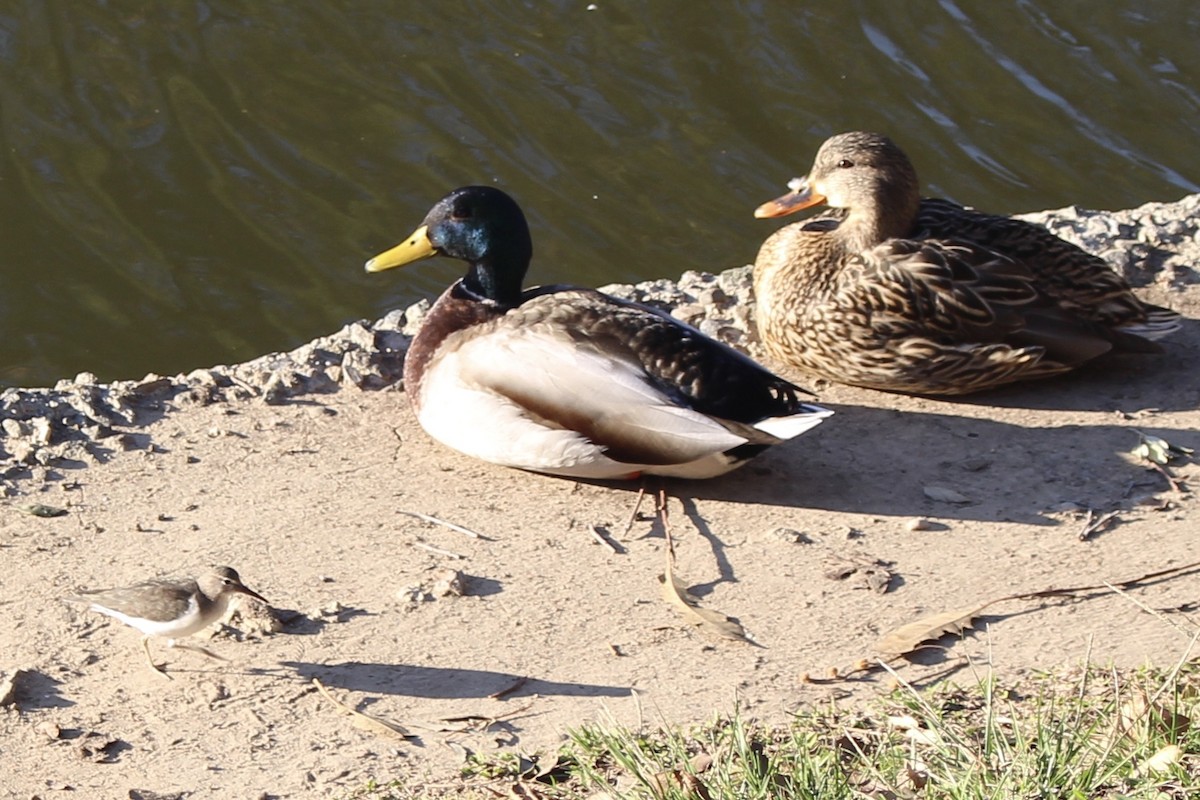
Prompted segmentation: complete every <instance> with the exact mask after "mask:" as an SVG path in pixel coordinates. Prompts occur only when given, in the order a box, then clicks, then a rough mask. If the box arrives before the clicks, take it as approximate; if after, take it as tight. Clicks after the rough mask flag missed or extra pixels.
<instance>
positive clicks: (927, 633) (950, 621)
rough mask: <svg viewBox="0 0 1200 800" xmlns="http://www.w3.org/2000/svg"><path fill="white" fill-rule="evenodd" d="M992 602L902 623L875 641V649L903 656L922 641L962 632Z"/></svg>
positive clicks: (890, 654)
mask: <svg viewBox="0 0 1200 800" xmlns="http://www.w3.org/2000/svg"><path fill="white" fill-rule="evenodd" d="M989 605H991V603H984V604H983V605H981V606H975V607H974V608H970V609H967V610H965V611H964V610H962V609H960V610H958V611H943V612H942V613H940V614H934V615H933V616H930V617H925V618H924V619H919V620H917V621H916V622H910V623H908V624H907V625H901V626H900V627H899V628H896V629H895V630H893V631H890V632H889V633H887V634H885V635H884V636H883V638H882V639H880V640H879V641H877V642H876V643H875V649H876V650H877V651H879V652H880V653H883V654H884V655H886V656H902V655H905V654H907V653H911V652H912V651H913V650H916V649H917V648H918V647H919V646H920V645H921V643H922V642H928V641H930V640H933V639H938V638H940V637H942V636H944V635H945V634H947V633H962V632H963V631H964V630H966V629H967V628H969V627H971V624H972V623H973V622H974V621H975V617H977V616H979V613H980V612H981V611H983V610H984V609H985V608H987V607H988V606H989Z"/></svg>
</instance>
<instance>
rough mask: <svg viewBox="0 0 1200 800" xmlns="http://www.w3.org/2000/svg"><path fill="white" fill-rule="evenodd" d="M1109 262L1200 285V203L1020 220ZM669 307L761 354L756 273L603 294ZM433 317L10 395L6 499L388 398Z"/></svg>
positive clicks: (1164, 286) (6, 394) (1136, 280)
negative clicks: (327, 404) (284, 417)
mask: <svg viewBox="0 0 1200 800" xmlns="http://www.w3.org/2000/svg"><path fill="white" fill-rule="evenodd" d="M1021 218H1022V219H1027V220H1030V221H1033V222H1038V223H1041V224H1043V225H1045V226H1046V227H1047V228H1049V229H1050V230H1051V231H1053V232H1054V233H1055V234H1057V235H1059V236H1061V237H1063V238H1065V239H1068V240H1070V241H1073V242H1075V243H1077V244H1079V245H1080V246H1082V247H1084V248H1085V249H1087V250H1089V251H1091V252H1094V253H1097V254H1099V255H1100V256H1101V257H1103V258H1104V259H1105V260H1107V261H1108V262H1109V263H1110V264H1112V265H1113V266H1114V268H1115V269H1117V270H1118V271H1120V272H1122V273H1123V274H1124V275H1125V277H1126V278H1127V279H1128V280H1129V281H1130V282H1131V283H1132V284H1133V285H1134V286H1135V287H1138V288H1139V289H1146V290H1148V291H1149V292H1153V293H1156V294H1158V295H1159V297H1158V298H1157V301H1158V302H1165V303H1166V304H1167V305H1170V297H1169V295H1170V293H1171V292H1173V291H1179V290H1182V289H1183V288H1184V287H1185V286H1188V285H1192V284H1196V283H1200V266H1198V265H1200V194H1195V195H1189V196H1187V197H1184V198H1183V199H1181V200H1179V201H1177V202H1173V203H1147V204H1145V205H1143V206H1139V207H1138V208H1134V209H1129V210H1124V211H1115V212H1106V211H1091V210H1084V209H1079V208H1075V207H1069V208H1064V209H1058V210H1054V211H1045V212H1039V213H1034V214H1025V215H1021ZM603 288H604V291H607V292H609V293H611V294H614V295H617V296H619V297H625V298H628V299H631V300H636V301H639V302H644V303H648V304H652V305H656V306H660V307H663V308H667V309H669V310H670V311H671V313H672V314H674V315H675V316H676V317H678V318H680V319H682V320H684V321H686V322H689V323H691V324H693V325H696V326H697V327H698V328H700V330H701V331H703V332H705V333H707V334H709V335H710V336H714V337H716V338H720V339H722V340H724V341H726V342H728V343H730V344H732V345H733V346H735V347H738V348H740V349H743V350H750V351H753V350H754V345H755V335H754V329H753V319H752V309H753V302H752V287H751V280H750V267H738V268H734V269H729V270H725V271H724V272H721V273H718V274H715V275H714V274H711V273H707V272H694V271H688V272H685V273H684V274H683V275H682V276H681V277H680V279H679V280H678V281H668V280H656V281H647V282H644V283H639V284H636V285H633V286H629V285H615V286H607V287H603ZM428 308H429V301H427V300H423V301H421V302H419V303H416V304H414V305H412V306H410V307H409V308H407V309H404V310H396V311H393V312H391V313H390V314H388V315H387V316H385V317H383V318H382V319H380V320H377V321H375V322H373V323H372V322H368V321H365V320H362V321H358V322H353V323H350V324H349V325H346V326H345V327H344V328H342V329H341V330H340V331H337V332H336V333H333V334H331V335H329V336H323V337H320V338H318V339H315V340H313V341H311V342H309V343H307V344H305V345H302V346H301V347H298V348H296V349H294V350H291V351H288V352H285V353H271V354H268V355H265V356H262V357H260V358H256V359H254V360H252V361H248V362H245V363H242V364H235V365H231V366H226V365H218V366H214V367H211V368H209V369H197V370H193V371H191V372H188V373H186V374H180V375H175V376H173V377H164V376H159V375H147V376H146V377H144V378H142V379H141V380H126V381H114V382H112V383H101V382H99V381H98V380H97V379H96V376H94V375H92V374H90V373H81V374H80V375H78V376H76V377H75V378H74V379H71V380H61V381H59V382H58V383H57V384H56V385H55V386H54V387H52V388H34V389H21V388H11V389H6V390H4V391H3V392H0V420H2V422H0V494H3V495H7V496H12V495H16V494H19V493H21V492H22V491H23V489H24V488H25V487H23V486H22V484H23V482H25V481H30V480H32V484H33V485H34V486H36V485H40V484H43V483H45V482H46V481H48V480H55V479H58V478H59V477H61V476H60V474H59V473H58V469H60V468H77V467H80V466H84V465H87V464H92V463H100V462H103V461H105V460H107V458H108V457H109V455H111V454H112V453H113V452H115V451H117V450H134V449H142V448H147V447H153V444H152V443H150V442H148V441H147V440H146V437H144V436H138V435H136V432H137V430H138V429H139V428H141V427H142V426H144V425H146V424H148V423H150V422H152V421H154V420H156V419H159V418H160V417H162V416H163V415H164V414H167V413H170V412H171V411H172V410H173V409H178V408H184V407H189V406H196V405H211V404H214V403H226V402H246V401H256V402H263V403H267V404H275V403H283V402H286V401H287V400H289V399H290V398H294V397H297V396H301V395H305V394H320V393H329V392H334V391H337V390H338V389H339V388H341V387H342V386H345V385H352V386H355V387H357V388H359V389H367V390H378V389H384V388H387V387H392V386H396V385H398V384H399V382H400V380H401V372H402V365H403V360H404V353H405V351H406V349H407V346H408V342H409V340H410V337H411V335H412V334H413V332H415V331H416V330H417V328H418V327H419V325H420V322H421V319H422V318H423V316H424V314H425V312H426V311H427V310H428Z"/></svg>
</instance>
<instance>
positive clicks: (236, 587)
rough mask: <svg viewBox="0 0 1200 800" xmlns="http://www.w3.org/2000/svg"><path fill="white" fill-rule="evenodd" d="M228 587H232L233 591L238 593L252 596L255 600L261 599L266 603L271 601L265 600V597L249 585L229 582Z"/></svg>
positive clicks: (268, 603)
mask: <svg viewBox="0 0 1200 800" xmlns="http://www.w3.org/2000/svg"><path fill="white" fill-rule="evenodd" d="M229 588H230V589H232V590H233V591H235V592H237V593H238V594H245V595H249V596H250V597H253V598H254V599H255V600H261V601H262V602H264V603H266V604H267V605H271V603H270V602H269V601H268V600H267V598H265V597H263V596H262V595H261V594H259V593H258V592H256V591H254V590H253V589H251V588H250V587H248V586H245V585H243V584H241V583H231V584H229Z"/></svg>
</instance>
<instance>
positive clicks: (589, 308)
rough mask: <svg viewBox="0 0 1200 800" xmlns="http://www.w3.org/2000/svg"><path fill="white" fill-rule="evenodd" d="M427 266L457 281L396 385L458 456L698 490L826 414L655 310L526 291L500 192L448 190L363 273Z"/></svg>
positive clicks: (577, 292) (510, 209)
mask: <svg viewBox="0 0 1200 800" xmlns="http://www.w3.org/2000/svg"><path fill="white" fill-rule="evenodd" d="M439 254H440V255H447V256H450V257H451V258H458V259H462V260H463V261H466V262H467V264H468V265H469V266H468V269H467V274H466V275H464V276H463V277H462V278H461V279H460V280H458V281H456V282H455V283H454V284H453V285H452V286H451V287H450V288H449V289H447V290H446V291H445V293H443V294H442V296H441V297H440V298H438V301H437V302H436V303H435V304H434V305H433V308H431V309H430V311H429V314H428V315H427V316H426V317H425V321H424V323H423V324H422V326H421V329H420V331H419V332H418V333H417V335H416V338H414V339H413V341H412V344H411V345H410V347H409V350H408V355H407V356H406V357H405V363H404V383H405V389H406V391H407V392H408V394H409V397H410V398H411V402H412V404H413V407H414V409H415V411H416V415H417V420H418V421H419V422H420V423H421V426H422V427H423V428H424V429H425V430H426V431H427V432H428V433H429V435H430V436H432V437H433V438H434V439H437V440H438V441H439V442H441V443H442V444H445V445H447V446H448V447H451V448H453V449H455V450H458V451H460V452H462V453H466V454H467V455H470V456H474V457H476V458H480V459H483V460H484V461H489V462H491V463H493V464H502V465H504V466H509V467H518V468H520V469H527V470H532V471H535V472H546V473H550V474H552V475H563V476H568V477H574V478H589V479H603V478H631V477H636V476H637V475H639V474H641V473H649V474H654V475H668V476H675V477H683V478H707V477H712V476H714V475H720V474H721V473H724V472H727V471H729V470H731V469H733V468H734V467H737V466H738V465H740V464H741V463H743V462H744V461H746V460H747V459H749V458H750V457H752V456H754V455H756V454H757V453H759V452H761V451H763V450H765V449H766V448H767V447H769V446H771V445H773V444H777V443H779V442H781V441H784V440H787V439H791V438H792V437H794V436H798V435H799V434H801V433H803V432H804V431H807V430H808V429H810V428H812V427H813V426H814V425H817V424H818V423H819V422H821V420H823V419H824V418H825V417H827V416H829V415H830V414H831V413H832V412H830V411H827V410H826V409H823V408H821V407H819V406H815V405H810V404H808V403H804V402H802V401H801V399H800V396H801V395H802V394H806V392H804V390H802V389H800V388H799V387H797V386H794V385H792V384H791V383H788V382H787V381H785V380H783V379H782V378H778V377H776V376H775V375H773V374H771V373H770V372H768V371H767V370H766V369H764V368H763V367H761V366H759V365H758V364H756V363H755V362H754V361H751V360H750V359H749V358H747V357H746V356H744V355H742V354H741V353H738V352H737V351H735V350H733V349H731V348H729V347H727V346H725V345H723V344H721V343H719V342H716V341H714V340H712V339H709V338H708V337H706V336H704V335H703V334H701V333H700V332H699V331H697V330H695V329H694V328H691V327H689V326H687V325H684V324H683V323H681V322H678V321H677V320H675V319H673V318H671V317H670V316H668V315H667V314H665V313H662V312H660V311H657V310H655V309H652V308H647V307H645V306H641V305H637V304H635V303H630V302H626V301H624V300H618V299H616V298H614V297H609V296H608V295H605V294H601V293H600V292H597V291H594V290H592V289H581V288H575V287H570V286H546V287H538V288H533V289H527V290H525V291H522V290H521V282H522V281H523V280H524V278H525V272H526V270H527V269H528V268H529V260H530V258H531V256H532V254H533V246H532V244H531V241H530V237H529V227H528V225H526V223H525V215H524V214H522V213H521V209H520V208H519V207H518V206H517V204H516V202H515V201H514V200H513V199H512V198H511V197H509V196H508V195H507V194H505V193H504V192H502V191H500V190H499V189H495V188H492V187H488V186H467V187H464V188H461V189H455V190H454V191H453V192H451V193H450V194H449V195H447V196H446V197H445V198H443V199H442V200H441V201H440V202H438V204H437V205H435V206H434V207H433V208H432V209H431V210H430V211H429V214H428V215H426V217H425V220H424V222H422V223H421V226H420V227H419V228H417V230H416V231H415V232H414V233H413V234H412V235H411V236H410V237H409V238H408V239H407V240H406V241H405V242H403V243H402V244H400V245H397V246H396V247H394V248H392V249H391V250H388V251H387V252H386V253H383V254H381V255H379V256H376V257H375V258H373V259H371V260H370V261H368V262H367V271H368V272H379V271H381V270H385V269H390V268H392V267H398V266H402V265H404V264H408V263H411V262H413V261H418V260H420V259H423V258H427V257H429V256H434V255H439Z"/></svg>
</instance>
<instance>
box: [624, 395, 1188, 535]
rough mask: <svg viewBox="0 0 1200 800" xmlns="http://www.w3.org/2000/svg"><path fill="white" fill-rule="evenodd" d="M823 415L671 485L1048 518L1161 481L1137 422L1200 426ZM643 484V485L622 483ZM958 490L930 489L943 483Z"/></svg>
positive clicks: (919, 512) (881, 412) (967, 515)
mask: <svg viewBox="0 0 1200 800" xmlns="http://www.w3.org/2000/svg"><path fill="white" fill-rule="evenodd" d="M836 409H837V413H836V414H835V415H834V416H833V417H832V418H831V419H830V420H829V421H828V422H826V423H825V424H823V425H821V426H820V427H818V428H817V429H815V430H814V431H812V432H811V433H808V434H806V435H805V436H803V437H801V438H800V439H799V440H796V441H793V442H789V443H787V444H784V445H781V446H779V447H775V448H772V449H771V450H770V451H768V452H767V453H765V454H764V455H762V456H761V457H759V458H758V459H756V460H755V461H752V462H750V463H749V464H747V465H746V466H744V467H742V468H741V469H739V470H736V471H734V472H731V473H728V474H727V475H724V476H721V477H719V478H714V479H711V480H708V481H668V482H667V483H666V490H667V492H668V494H670V495H671V496H674V497H679V498H690V499H692V500H693V501H697V500H724V501H730V502H738V503H765V504H771V505H778V506H784V507H791V508H796V509H817V510H824V511H838V512H846V513H852V514H869V515H879V516H899V517H916V516H930V517H936V518H940V519H950V520H953V519H962V520H980V521H994V522H1019V523H1026V524H1033V525H1053V524H1056V522H1055V521H1054V520H1052V519H1050V518H1048V517H1047V516H1046V512H1047V511H1052V510H1055V509H1056V508H1061V507H1062V506H1063V504H1067V503H1073V504H1076V505H1078V506H1081V507H1084V508H1103V507H1108V506H1111V505H1112V504H1114V503H1119V502H1121V501H1123V500H1128V499H1130V498H1132V497H1136V496H1137V495H1139V494H1146V493H1150V492H1154V491H1162V490H1164V489H1166V488H1167V487H1166V486H1165V481H1164V479H1163V478H1162V477H1161V476H1158V475H1157V474H1156V473H1154V472H1153V471H1151V470H1150V469H1149V465H1147V464H1139V463H1137V462H1136V461H1135V460H1134V459H1133V458H1132V457H1130V456H1129V455H1128V454H1129V452H1130V451H1131V450H1133V449H1134V448H1135V447H1136V446H1137V445H1138V443H1139V441H1140V440H1139V438H1138V432H1139V431H1142V432H1145V433H1151V434H1154V435H1156V436H1160V437H1162V438H1164V439H1166V440H1167V441H1168V442H1170V443H1172V444H1177V445H1181V446H1183V447H1187V448H1192V449H1196V448H1200V432H1197V431H1196V430H1195V429H1191V428H1183V427H1164V426H1162V425H1161V422H1163V421H1165V420H1163V419H1156V418H1155V417H1153V416H1152V417H1148V418H1145V419H1144V420H1137V421H1127V420H1121V421H1119V422H1120V423H1121V424H1060V425H1048V426H1044V427H1043V426H1030V425H1025V424H1021V423H1020V422H1010V421H1002V420H997V419H980V418H977V417H966V416H959V415H955V414H950V413H947V414H943V413H931V412H929V411H916V410H899V409H888V408H873V407H868V406H849V405H844V406H837V407H836ZM614 488H624V489H625V490H626V491H636V490H637V487H636V485H634V486H632V487H630V486H621V485H616V484H614ZM939 488H944V489H949V490H951V491H952V492H953V493H954V494H953V495H945V493H943V495H944V496H951V497H958V498H960V500H959V501H956V502H947V501H946V500H938V499H935V498H934V497H931V496H930V494H931V492H932V493H933V494H934V495H937V494H938V492H937V489H939Z"/></svg>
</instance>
